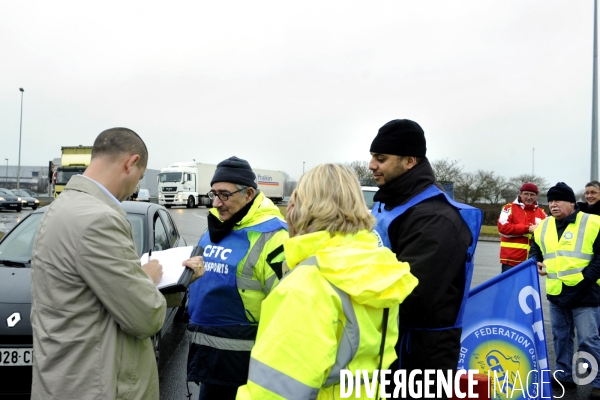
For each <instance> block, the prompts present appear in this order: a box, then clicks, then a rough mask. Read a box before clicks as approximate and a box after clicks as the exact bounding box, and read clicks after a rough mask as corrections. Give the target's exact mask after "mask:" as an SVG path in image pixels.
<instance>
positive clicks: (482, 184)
mask: <svg viewBox="0 0 600 400" xmlns="http://www.w3.org/2000/svg"><path fill="white" fill-rule="evenodd" d="M475 175H476V185H477V186H478V188H479V191H478V192H479V193H480V194H481V197H482V198H483V199H485V200H487V201H488V202H489V203H492V204H496V203H499V202H500V199H502V197H503V196H502V193H503V191H504V190H505V189H506V187H507V185H508V183H507V182H506V179H505V178H504V177H502V176H499V175H496V173H495V172H494V171H484V170H481V169H480V170H478V171H477V173H476V174H475Z"/></svg>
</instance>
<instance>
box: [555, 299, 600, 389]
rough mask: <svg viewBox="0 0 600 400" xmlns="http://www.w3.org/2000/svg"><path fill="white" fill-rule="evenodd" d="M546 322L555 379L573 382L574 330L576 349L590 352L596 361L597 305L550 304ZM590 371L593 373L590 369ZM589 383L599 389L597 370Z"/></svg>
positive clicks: (599, 353)
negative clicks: (568, 306) (549, 333)
mask: <svg viewBox="0 0 600 400" xmlns="http://www.w3.org/2000/svg"><path fill="white" fill-rule="evenodd" d="M550 321H551V323H552V338H553V340H554V352H555V353H556V369H555V371H556V374H555V376H556V378H557V379H559V380H561V381H564V382H573V375H572V368H573V354H574V350H575V332H576V333H577V343H578V344H579V350H578V351H585V352H588V353H590V354H591V355H592V356H593V357H594V358H595V359H596V362H598V363H599V364H600V334H599V333H598V329H599V328H600V307H576V308H567V307H561V306H557V305H555V304H553V303H550ZM560 370H562V371H560ZM597 372H598V371H596V373H597ZM592 373H594V372H593V371H592ZM592 386H593V387H595V388H600V373H597V375H596V378H595V379H594V380H593V381H592Z"/></svg>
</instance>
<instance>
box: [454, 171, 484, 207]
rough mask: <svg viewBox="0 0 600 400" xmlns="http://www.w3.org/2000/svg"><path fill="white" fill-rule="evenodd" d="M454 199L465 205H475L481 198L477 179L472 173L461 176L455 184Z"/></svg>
mask: <svg viewBox="0 0 600 400" xmlns="http://www.w3.org/2000/svg"><path fill="white" fill-rule="evenodd" d="M454 197H455V198H456V199H457V200H458V201H462V202H463V203H474V202H475V201H476V200H477V199H478V198H479V197H481V196H480V195H479V194H478V192H477V177H476V175H475V174H473V173H471V172H465V173H463V174H460V175H459V176H458V177H457V178H456V182H455V183H454Z"/></svg>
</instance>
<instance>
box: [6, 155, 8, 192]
mask: <svg viewBox="0 0 600 400" xmlns="http://www.w3.org/2000/svg"><path fill="white" fill-rule="evenodd" d="M5 160H6V188H7V189H8V158H5Z"/></svg>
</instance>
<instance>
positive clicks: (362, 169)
mask: <svg viewBox="0 0 600 400" xmlns="http://www.w3.org/2000/svg"><path fill="white" fill-rule="evenodd" d="M346 165H347V166H348V167H350V168H351V169H352V170H353V171H354V173H356V176H357V177H358V180H359V182H360V184H361V185H362V186H377V183H376V182H375V179H374V178H373V172H371V170H370V169H369V163H368V162H367V161H352V162H349V163H346Z"/></svg>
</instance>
